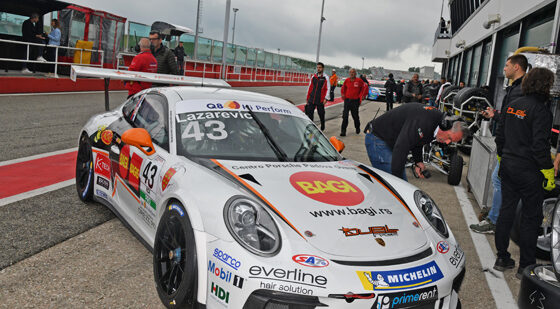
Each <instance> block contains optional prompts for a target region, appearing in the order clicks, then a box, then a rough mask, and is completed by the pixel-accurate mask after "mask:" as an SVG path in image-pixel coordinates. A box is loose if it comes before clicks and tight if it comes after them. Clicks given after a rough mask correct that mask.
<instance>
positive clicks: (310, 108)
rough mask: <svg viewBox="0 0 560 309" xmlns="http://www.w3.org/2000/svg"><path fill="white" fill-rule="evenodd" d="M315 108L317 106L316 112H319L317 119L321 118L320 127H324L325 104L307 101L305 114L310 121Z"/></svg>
mask: <svg viewBox="0 0 560 309" xmlns="http://www.w3.org/2000/svg"><path fill="white" fill-rule="evenodd" d="M315 108H317V114H319V120H321V128H324V127H325V105H324V104H323V103H319V104H313V103H307V104H306V105H305V114H306V115H307V117H309V119H311V121H313V116H314V114H315Z"/></svg>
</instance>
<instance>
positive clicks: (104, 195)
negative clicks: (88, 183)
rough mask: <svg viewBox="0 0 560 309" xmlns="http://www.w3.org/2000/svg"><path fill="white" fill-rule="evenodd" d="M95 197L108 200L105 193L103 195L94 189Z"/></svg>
mask: <svg viewBox="0 0 560 309" xmlns="http://www.w3.org/2000/svg"><path fill="white" fill-rule="evenodd" d="M95 195H97V196H99V197H101V198H103V199H106V200H108V199H109V197H108V196H107V193H105V192H103V191H101V190H99V189H96V190H95Z"/></svg>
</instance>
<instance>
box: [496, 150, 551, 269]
mask: <svg viewBox="0 0 560 309" xmlns="http://www.w3.org/2000/svg"><path fill="white" fill-rule="evenodd" d="M525 166H526V164H525ZM525 166H523V164H520V163H516V162H515V161H513V162H512V160H507V159H505V158H504V159H502V162H501V164H500V172H499V174H500V178H501V181H502V183H501V184H502V207H501V208H500V214H499V215H498V221H497V222H496V235H495V243H496V249H497V250H498V258H503V259H508V258H509V257H510V253H509V252H508V245H509V234H510V232H511V228H512V226H513V222H514V220H515V212H516V208H517V204H518V203H519V200H521V201H522V202H523V205H522V208H521V227H520V230H519V235H520V236H519V249H520V251H521V258H520V260H519V269H523V268H525V267H527V266H528V265H531V264H535V263H536V260H535V251H536V248H537V237H538V232H539V227H540V225H541V223H542V220H543V213H542V203H543V199H544V194H543V188H542V184H543V180H544V176H543V175H542V173H541V172H540V171H538V170H536V169H528V168H527V167H525Z"/></svg>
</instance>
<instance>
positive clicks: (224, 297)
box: [210, 282, 229, 305]
mask: <svg viewBox="0 0 560 309" xmlns="http://www.w3.org/2000/svg"><path fill="white" fill-rule="evenodd" d="M210 295H212V296H213V297H214V298H216V299H217V300H219V301H220V302H222V303H223V304H226V305H227V304H228V303H229V292H228V291H227V290H225V289H224V288H222V287H220V286H219V285H217V284H216V283H214V282H212V288H211V289H210Z"/></svg>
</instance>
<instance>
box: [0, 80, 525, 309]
mask: <svg viewBox="0 0 560 309" xmlns="http://www.w3.org/2000/svg"><path fill="white" fill-rule="evenodd" d="M297 88H299V89H297ZM297 88H296V87H290V88H274V89H273V90H271V91H272V92H274V95H277V96H280V97H284V98H289V99H290V100H292V101H294V102H295V103H296V104H297V103H303V101H304V97H305V91H306V89H305V87H297ZM244 90H247V89H244ZM251 90H252V89H251ZM258 90H260V91H259V92H264V91H266V89H263V88H259V89H258ZM271 94H272V93H271ZM125 96H126V94H124V93H114V94H112V97H111V99H112V102H115V100H117V99H119V98H124V97H125ZM289 96H291V97H293V98H294V99H292V98H290V97H289ZM113 97H115V100H113ZM120 101H122V99H120ZM120 101H119V102H120ZM20 104H21V105H24V106H25V104H29V105H30V106H28V107H24V108H23V109H18V108H17V106H18V105H20ZM4 105H7V106H10V108H11V109H10V108H8V109H6V108H3V110H4V113H3V114H2V117H3V118H2V120H8V119H10V121H9V122H8V125H9V126H10V128H12V131H11V132H12V133H11V134H13V135H15V136H12V137H14V138H16V139H17V138H24V137H23V136H26V137H27V138H28V139H31V141H27V144H26V145H27V146H26V147H20V148H18V149H12V147H14V146H16V143H15V142H14V144H12V145H13V146H12V147H4V146H3V149H2V155H4V154H5V153H6V154H7V155H8V156H11V157H6V158H2V161H3V160H8V159H13V158H19V157H21V156H28V155H33V154H38V153H43V152H47V151H54V150H60V149H66V148H70V147H75V146H76V145H75V140H76V132H77V130H79V128H80V127H81V126H82V125H83V123H84V122H85V121H86V119H88V118H89V117H90V116H91V115H93V114H95V113H99V112H103V103H102V94H88V95H85V94H83V95H76V94H73V95H58V96H57V95H55V96H53V98H52V99H51V100H48V101H46V100H45V97H42V99H40V98H35V97H12V98H10V99H7V98H5V97H3V98H0V106H2V107H4ZM45 105H53V106H54V107H53V108H48V107H45ZM97 105H98V106H97ZM116 105H118V103H115V105H114V106H116ZM32 106H35V107H36V108H37V109H38V110H35V109H34V108H33V107H32ZM64 106H66V108H64ZM112 106H113V105H112ZM379 107H381V111H380V113H382V112H383V110H384V104H382V103H377V102H365V103H364V104H362V106H361V108H360V116H361V119H362V126H363V125H364V124H365V123H366V122H367V121H369V120H370V119H371V118H372V117H373V115H374V114H375V113H376V112H377V110H378V108H379ZM66 109H69V110H66ZM74 109H75V110H74ZM335 109H337V107H333V108H331V109H328V110H327V111H329V113H332V115H335V114H336V111H335ZM6 111H11V113H7V112H6ZM24 111H25V112H24ZM56 111H58V115H51V114H50V113H53V114H57V112H56ZM338 112H340V107H338ZM24 113H27V114H28V115H23V114H24ZM43 114H44V115H43ZM332 115H330V116H328V118H333V116H332ZM339 115H340V114H339ZM4 117H6V118H4ZM72 117H75V118H76V119H79V120H74V118H72ZM12 119H13V120H12ZM28 119H37V120H40V121H41V122H42V124H41V122H39V124H38V125H37V127H34V128H33V129H29V130H28V131H25V128H26V126H25V124H22V123H20V122H26V121H29V120H28ZM43 119H48V121H43ZM340 122H341V120H340V117H335V118H333V119H332V120H330V121H328V122H327V129H326V130H325V134H326V135H327V136H331V135H338V133H339V130H340ZM0 124H1V125H2V128H4V126H6V123H5V122H4V121H0ZM350 127H351V125H350ZM18 128H19V129H20V130H24V131H25V132H23V133H21V135H18V134H19V133H20V132H19V130H18ZM52 128H59V130H55V131H54V132H52V131H50V129H52ZM3 131H4V130H0V132H2V134H4V132H3ZM47 131H49V132H47ZM66 131H72V132H66ZM53 135H54V139H53V140H54V143H57V145H58V146H57V147H55V146H51V145H50V139H51V136H53ZM9 137H10V134H7V135H0V143H4V144H2V145H6V144H5V143H7V142H8V140H11V139H10V138H9ZM363 138H364V135H363V134H360V135H355V134H354V133H353V132H351V133H349V134H348V136H347V137H344V138H342V140H343V141H344V142H345V143H346V149H345V151H344V153H343V154H344V155H345V156H346V157H348V158H351V159H355V160H357V161H360V162H364V163H369V160H368V158H367V155H366V153H365V149H364V146H363ZM35 147H37V149H36V148H35ZM19 153H22V154H19ZM432 175H433V177H432V178H431V179H429V180H417V179H414V178H413V177H412V176H411V175H410V173H409V175H408V176H409V179H410V182H411V183H413V184H415V185H417V186H418V187H420V188H421V189H423V190H425V191H426V192H428V193H429V194H430V195H431V196H432V197H433V198H434V200H435V201H436V202H437V203H438V205H439V206H440V208H441V209H442V212H443V213H444V216H445V218H446V220H447V222H448V224H449V225H450V226H451V229H452V230H453V232H454V234H455V237H456V238H457V239H458V241H459V243H460V244H461V246H462V248H463V250H464V251H465V253H466V258H467V273H466V277H465V281H464V283H463V287H462V290H461V293H460V298H461V300H462V302H463V306H464V308H492V307H494V306H495V305H494V300H493V298H492V295H491V294H490V292H489V289H488V286H487V283H486V280H485V279H484V275H483V273H482V267H481V264H480V261H479V259H478V256H477V255H476V252H475V250H474V243H473V242H472V240H471V238H470V236H469V233H468V230H467V229H468V227H467V226H466V223H465V220H464V218H463V216H462V213H461V210H460V207H459V204H458V201H457V197H456V195H455V193H454V190H453V187H451V186H449V185H447V182H446V178H445V176H444V175H442V174H440V173H438V172H437V171H435V170H432ZM464 175H466V168H465V170H464ZM463 183H466V182H465V181H464V179H463ZM470 198H471V199H472V196H470ZM472 202H473V205H476V202H474V199H473V200H472ZM475 207H476V206H475ZM0 218H2V219H1V220H0V235H2V236H1V237H0V248H3V249H2V250H0V262H2V263H3V264H1V266H0V269H2V270H1V271H0V307H6V308H12V307H70V306H72V307H74V306H76V304H79V306H81V307H155V306H159V300H158V298H157V295H156V293H155V288H154V284H153V276H152V263H151V255H150V253H149V252H148V251H147V250H146V249H145V248H144V247H143V246H142V245H141V244H140V242H139V241H137V240H136V239H135V238H134V237H133V236H132V235H131V233H130V232H129V231H128V230H127V229H126V228H124V227H123V225H122V224H121V223H120V221H118V220H117V219H114V216H113V215H112V214H111V213H110V212H109V211H108V210H107V209H106V208H105V207H103V206H101V205H99V204H93V203H90V204H83V203H82V202H80V201H79V199H78V197H77V195H76V192H75V189H74V187H73V186H71V187H67V188H63V189H60V190H56V191H53V192H50V193H48V194H44V195H40V196H37V197H34V198H31V199H27V200H23V201H20V202H17V203H13V204H9V205H6V206H4V207H2V208H0ZM106 221H108V222H106ZM103 222H105V223H103ZM94 226H96V227H94ZM488 240H489V242H490V244H491V245H492V247H493V237H492V236H488ZM49 247H50V248H49ZM4 248H7V250H4ZM47 248H48V249H47ZM511 248H512V249H514V250H512V251H513V252H512V253H513V256H514V258H516V259H517V260H518V257H519V255H518V252H516V249H517V247H516V246H515V245H512V246H511ZM22 259H23V260H22ZM5 261H8V262H5ZM18 261H19V262H18ZM12 263H15V264H14V265H12V266H8V265H10V264H12ZM7 266H8V267H7ZM513 274H514V272H511V271H510V272H509V273H508V275H507V276H506V277H507V279H508V284H509V285H510V288H511V290H512V292H513V293H514V296H515V297H516V295H517V291H518V289H519V281H516V279H514V278H513ZM118 282H120V283H118Z"/></svg>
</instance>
